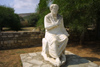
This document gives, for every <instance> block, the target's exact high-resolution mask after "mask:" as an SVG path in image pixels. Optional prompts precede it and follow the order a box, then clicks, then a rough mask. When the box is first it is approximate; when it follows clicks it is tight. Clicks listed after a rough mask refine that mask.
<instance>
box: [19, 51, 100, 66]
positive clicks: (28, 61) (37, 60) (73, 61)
mask: <svg viewBox="0 0 100 67" xmlns="http://www.w3.org/2000/svg"><path fill="white" fill-rule="evenodd" d="M65 54H66V58H67V60H66V63H65V64H64V65H62V66H61V67H100V66H98V65H97V64H95V63H93V62H91V61H89V60H86V59H84V58H81V57H79V56H77V55H75V54H73V53H71V52H69V51H65ZM20 57H21V61H22V64H23V67H55V66H54V65H52V64H51V63H50V62H47V61H45V60H44V59H43V57H42V56H41V52H35V53H27V54H21V55H20Z"/></svg>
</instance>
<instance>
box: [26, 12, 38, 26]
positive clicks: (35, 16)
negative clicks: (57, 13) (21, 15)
mask: <svg viewBox="0 0 100 67" xmlns="http://www.w3.org/2000/svg"><path fill="white" fill-rule="evenodd" d="M28 17H29V18H28V22H29V26H34V27H35V26H36V23H37V22H38V20H39V14H38V13H33V14H31V15H30V16H28Z"/></svg>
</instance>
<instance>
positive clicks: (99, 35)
mask: <svg viewBox="0 0 100 67" xmlns="http://www.w3.org/2000/svg"><path fill="white" fill-rule="evenodd" d="M99 16H100V11H99V12H98V17H97V18H98V19H97V21H96V40H100V17H99Z"/></svg>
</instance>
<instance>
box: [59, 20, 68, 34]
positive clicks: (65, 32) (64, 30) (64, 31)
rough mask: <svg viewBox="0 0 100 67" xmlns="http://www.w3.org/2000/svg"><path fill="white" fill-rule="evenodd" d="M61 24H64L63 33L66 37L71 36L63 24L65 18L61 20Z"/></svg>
mask: <svg viewBox="0 0 100 67" xmlns="http://www.w3.org/2000/svg"><path fill="white" fill-rule="evenodd" d="M61 24H62V31H63V33H64V34H65V35H66V36H69V34H68V32H67V31H66V29H65V27H64V23H63V18H62V19H61Z"/></svg>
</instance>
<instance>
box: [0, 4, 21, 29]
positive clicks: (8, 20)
mask: <svg viewBox="0 0 100 67" xmlns="http://www.w3.org/2000/svg"><path fill="white" fill-rule="evenodd" d="M3 27H9V28H11V29H13V30H19V29H20V28H21V24H20V19H19V16H18V15H17V14H15V13H14V9H13V8H10V7H5V6H0V30H2V28H3Z"/></svg>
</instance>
